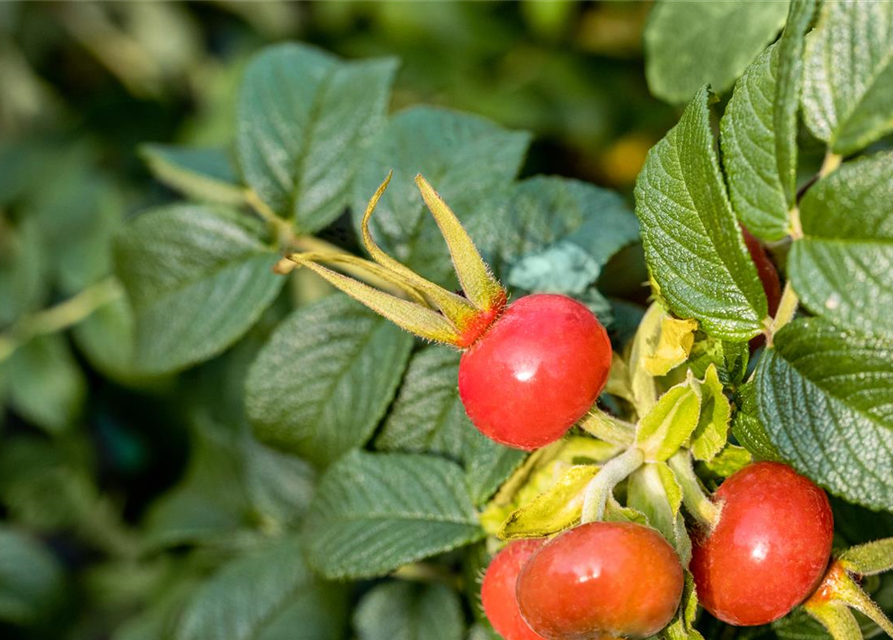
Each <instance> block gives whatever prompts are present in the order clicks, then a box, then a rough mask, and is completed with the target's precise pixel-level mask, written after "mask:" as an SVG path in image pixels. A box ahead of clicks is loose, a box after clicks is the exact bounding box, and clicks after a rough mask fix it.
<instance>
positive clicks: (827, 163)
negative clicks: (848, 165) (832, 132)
mask: <svg viewBox="0 0 893 640" xmlns="http://www.w3.org/2000/svg"><path fill="white" fill-rule="evenodd" d="M842 161H843V156H841V155H838V154H836V153H834V152H833V151H831V150H830V149H829V150H828V152H827V153H825V159H824V160H823V161H822V168H821V169H819V179H820V180H821V179H822V178H826V177H827V176H828V175H830V174H831V173H833V172H834V171H835V170H837V167H839V166H840V163H841V162H842Z"/></svg>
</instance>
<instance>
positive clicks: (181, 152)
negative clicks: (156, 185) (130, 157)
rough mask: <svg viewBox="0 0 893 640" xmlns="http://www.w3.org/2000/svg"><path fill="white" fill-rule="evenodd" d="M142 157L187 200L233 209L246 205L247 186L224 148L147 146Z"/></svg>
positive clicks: (162, 180)
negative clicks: (213, 203)
mask: <svg viewBox="0 0 893 640" xmlns="http://www.w3.org/2000/svg"><path fill="white" fill-rule="evenodd" d="M140 154H141V155H142V156H143V159H144V160H145V161H146V163H147V164H148V165H149V169H150V170H151V171H152V173H153V174H155V176H156V177H157V178H158V179H159V180H160V181H161V182H163V183H164V184H166V185H168V186H169V187H171V188H172V189H176V190H177V191H179V192H180V193H182V194H183V195H185V196H186V197H188V198H194V199H196V200H199V201H201V202H217V203H220V204H228V205H234V206H236V205H240V204H243V203H244V202H245V190H244V187H242V186H241V184H240V181H239V176H238V175H237V174H236V169H235V167H234V166H233V164H232V162H231V161H230V159H229V157H228V156H227V154H226V152H225V151H223V150H222V149H212V148H207V147H184V146H178V145H172V144H144V145H143V146H142V147H140Z"/></svg>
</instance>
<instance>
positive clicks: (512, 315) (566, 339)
mask: <svg viewBox="0 0 893 640" xmlns="http://www.w3.org/2000/svg"><path fill="white" fill-rule="evenodd" d="M610 368H611V343H610V340H609V339H608V334H607V332H606V331H605V329H604V327H603V326H602V325H601V324H600V323H599V321H598V320H597V319H596V318H595V316H594V315H592V312H591V311H589V309H587V308H586V307H585V306H583V305H582V304H580V303H579V302H577V301H576V300H572V299H571V298H568V297H566V296H560V295H549V294H535V295H530V296H525V297H523V298H520V299H519V300H518V301H516V302H515V303H513V304H511V305H510V306H509V307H508V308H507V309H506V310H505V312H503V314H502V315H501V316H500V317H499V318H498V319H497V320H496V321H495V322H494V323H493V325H492V326H491V327H490V328H489V330H488V331H487V332H486V333H485V334H484V335H483V336H481V338H479V339H478V341H477V342H475V343H474V344H473V345H472V346H471V347H470V348H469V349H468V350H467V351H466V352H465V353H464V354H463V355H462V360H461V362H460V364H459V395H460V397H461V398H462V404H463V405H464V406H465V411H466V412H467V413H468V417H469V418H470V419H471V421H472V423H474V425H475V426H476V427H477V428H478V429H479V430H480V431H481V432H482V433H484V435H486V436H488V437H490V438H492V439H493V440H496V441H497V442H501V443H502V444H505V445H508V446H510V447H515V448H518V449H528V450H529V449H535V448H538V447H542V446H544V445H547V444H549V443H550V442H554V441H555V440H557V439H558V438H560V437H561V436H562V435H564V433H565V432H566V431H567V430H568V429H570V428H571V427H572V426H573V425H574V424H575V423H576V422H577V421H578V420H579V419H580V418H582V417H583V416H584V415H585V414H586V412H587V411H589V409H590V408H591V407H592V405H593V403H594V402H595V401H596V399H597V398H598V394H599V393H601V390H602V388H603V387H604V386H605V382H606V381H607V379H608V371H609V370H610Z"/></svg>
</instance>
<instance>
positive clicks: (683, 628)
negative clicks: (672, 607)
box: [661, 571, 704, 640]
mask: <svg viewBox="0 0 893 640" xmlns="http://www.w3.org/2000/svg"><path fill="white" fill-rule="evenodd" d="M697 615H698V596H697V593H696V592H695V579H694V578H693V577H692V575H691V573H689V572H688V571H686V572H685V588H684V589H683V591H682V601H681V602H680V603H679V611H678V612H677V613H676V617H675V618H673V621H672V622H671V623H670V624H669V625H667V627H666V628H665V629H664V630H663V631H662V632H661V635H662V636H664V637H665V638H666V639H667V640H704V636H702V635H701V633H700V632H699V631H698V630H697V629H695V619H696V618H697Z"/></svg>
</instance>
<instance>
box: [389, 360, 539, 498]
mask: <svg viewBox="0 0 893 640" xmlns="http://www.w3.org/2000/svg"><path fill="white" fill-rule="evenodd" d="M460 357H461V354H460V353H459V352H457V351H455V350H453V349H447V348H444V347H441V346H436V345H433V346H430V347H426V348H425V349H423V350H421V351H419V352H418V353H416V354H415V355H413V357H412V359H411V360H410V361H409V367H408V369H407V371H406V376H405V377H404V378H403V384H402V386H401V387H400V392H399V393H398V394H397V399H396V400H395V402H394V405H393V407H392V408H391V411H390V413H389V414H388V417H387V419H386V420H385V423H384V427H383V428H382V431H381V433H380V434H379V436H378V437H377V438H376V439H375V447H376V448H377V449H380V450H382V451H407V452H418V453H437V454H441V455H445V456H448V457H450V458H453V459H454V460H456V461H458V462H461V463H462V464H463V466H464V467H465V473H466V475H467V477H468V486H469V491H471V495H472V498H473V500H474V503H475V504H482V503H484V502H486V500H487V499H488V498H489V497H490V496H491V495H493V493H494V492H495V491H496V490H497V489H498V488H499V486H500V485H501V484H502V482H503V481H504V480H505V479H506V478H508V476H509V475H510V474H511V473H512V471H514V470H515V468H516V467H517V466H518V465H519V464H521V461H522V460H523V459H524V457H525V455H526V454H525V453H524V452H523V451H517V450H515V449H509V448H508V447H503V446H502V445H500V444H497V443H496V442H494V441H493V440H490V439H489V438H487V437H486V436H484V435H483V434H482V433H481V432H480V431H478V430H477V429H476V428H475V426H474V425H473V424H472V423H471V421H470V420H469V419H468V416H466V414H465V409H464V407H463V406H462V401H461V400H460V399H459V389H458V386H457V380H458V375H459V359H460Z"/></svg>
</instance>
